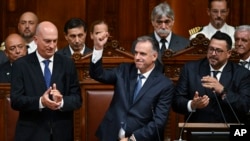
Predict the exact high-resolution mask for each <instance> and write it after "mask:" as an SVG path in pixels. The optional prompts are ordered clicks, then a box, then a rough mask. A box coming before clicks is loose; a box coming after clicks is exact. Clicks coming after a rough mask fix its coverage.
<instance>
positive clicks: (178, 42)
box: [149, 32, 189, 72]
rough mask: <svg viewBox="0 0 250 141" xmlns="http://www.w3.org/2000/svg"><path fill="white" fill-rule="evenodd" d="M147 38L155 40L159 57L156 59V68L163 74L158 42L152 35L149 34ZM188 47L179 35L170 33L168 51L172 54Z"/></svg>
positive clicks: (185, 40) (184, 39)
mask: <svg viewBox="0 0 250 141" xmlns="http://www.w3.org/2000/svg"><path fill="white" fill-rule="evenodd" d="M149 36H150V37H152V38H153V39H154V40H155V43H156V45H157V47H158V49H159V55H160V56H159V57H158V59H157V61H156V66H157V68H159V69H160V70H162V71H163V72H164V64H163V63H162V61H161V57H162V54H163V52H160V47H159V42H158V41H157V40H156V37H155V34H154V33H152V34H150V35H149ZM188 45H189V40H188V39H186V38H184V37H181V36H179V35H176V34H174V33H173V32H172V37H171V39H170V42H169V46H168V49H171V50H172V51H173V52H178V51H180V50H183V49H185V48H186V47H187V46H188Z"/></svg>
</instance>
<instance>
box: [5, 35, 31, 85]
mask: <svg viewBox="0 0 250 141" xmlns="http://www.w3.org/2000/svg"><path fill="white" fill-rule="evenodd" d="M5 54H6V56H7V57H8V61H7V62H5V63H3V64H2V65H1V66H0V83H10V81H11V64H12V62H14V61H15V60H17V59H18V58H20V57H22V56H24V55H26V54H27V47H26V43H25V41H24V39H23V38H22V37H21V36H20V35H19V34H15V33H14V34H10V35H9V36H8V37H7V38H6V40H5Z"/></svg>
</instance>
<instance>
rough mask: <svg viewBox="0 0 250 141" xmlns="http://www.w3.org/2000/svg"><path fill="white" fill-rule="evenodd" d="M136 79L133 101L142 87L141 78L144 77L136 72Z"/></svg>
mask: <svg viewBox="0 0 250 141" xmlns="http://www.w3.org/2000/svg"><path fill="white" fill-rule="evenodd" d="M138 77H139V78H138V80H137V82H136V86H135V91H134V98H133V101H135V99H136V97H137V96H138V93H139V92H140V90H141V87H142V79H143V78H145V77H144V76H143V75H142V74H138Z"/></svg>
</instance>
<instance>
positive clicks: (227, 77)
mask: <svg viewBox="0 0 250 141" xmlns="http://www.w3.org/2000/svg"><path fill="white" fill-rule="evenodd" d="M231 72H232V66H231V63H230V62H228V63H227V65H226V66H225V68H224V69H223V71H222V74H221V77H220V83H221V84H222V85H223V86H224V87H229V85H230V82H231V80H232V76H233V75H232V74H231Z"/></svg>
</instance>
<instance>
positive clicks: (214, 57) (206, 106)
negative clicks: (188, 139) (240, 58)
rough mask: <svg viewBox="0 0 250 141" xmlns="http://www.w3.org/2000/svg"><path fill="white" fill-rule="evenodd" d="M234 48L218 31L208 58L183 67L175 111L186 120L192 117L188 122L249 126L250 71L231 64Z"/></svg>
mask: <svg viewBox="0 0 250 141" xmlns="http://www.w3.org/2000/svg"><path fill="white" fill-rule="evenodd" d="M231 47H232V40H231V38H230V36H229V35H227V34H226V33H222V32H220V31H218V32H216V33H215V35H213V36H212V38H211V41H210V43H209V45H208V52H207V58H205V59H201V60H197V61H194V62H189V63H187V64H185V65H184V67H183V69H182V71H181V75H180V78H179V81H178V83H177V86H176V93H175V95H174V100H173V109H174V111H176V112H179V113H182V114H184V115H185V117H186V118H187V117H188V115H190V114H192V115H191V116H190V119H189V121H188V122H221V123H239V122H240V123H245V122H246V120H247V119H246V118H247V116H246V113H247V112H248V111H249V109H250V108H249V107H250V106H249V105H250V93H249V92H250V87H249V86H250V71H248V70H247V69H245V68H243V67H240V66H239V65H238V64H236V63H234V62H231V61H230V60H228V59H229V57H230V55H231ZM216 73H217V74H216ZM215 77H216V78H215ZM231 107H232V108H231ZM232 109H233V110H232ZM234 112H235V113H236V115H234Z"/></svg>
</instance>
